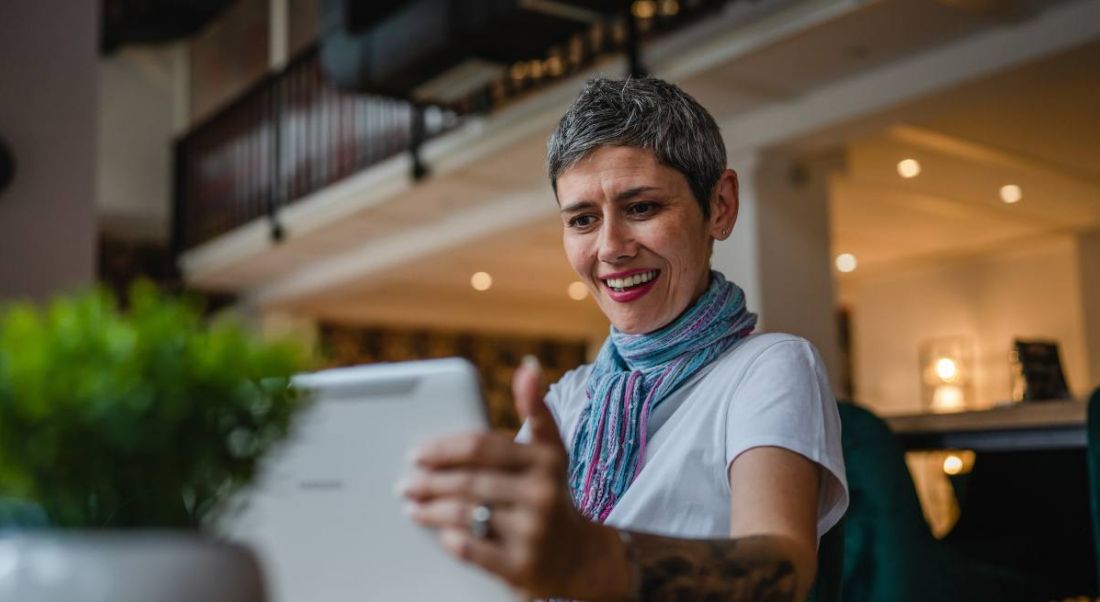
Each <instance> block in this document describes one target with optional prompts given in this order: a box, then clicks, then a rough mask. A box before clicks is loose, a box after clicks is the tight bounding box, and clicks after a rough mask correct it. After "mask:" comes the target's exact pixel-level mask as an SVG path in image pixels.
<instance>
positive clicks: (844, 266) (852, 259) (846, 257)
mask: <svg viewBox="0 0 1100 602" xmlns="http://www.w3.org/2000/svg"><path fill="white" fill-rule="evenodd" d="M858 263H859V262H857V261H856V256H855V255H852V254H851V253H841V254H840V255H837V256H836V269H838V270H840V271H841V272H844V273H845V274H847V273H848V272H852V271H855V269H856V265H858Z"/></svg>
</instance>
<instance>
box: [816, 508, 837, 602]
mask: <svg viewBox="0 0 1100 602" xmlns="http://www.w3.org/2000/svg"><path fill="white" fill-rule="evenodd" d="M843 583H844V519H841V520H840V522H838V523H837V524H835V525H833V528H832V529H829V531H828V532H826V533H825V535H822V536H821V542H820V543H818V546H817V577H816V578H815V579H814V586H813V588H812V589H811V590H810V597H809V598H808V602H840V600H841V589H842V588H841V586H842V584H843Z"/></svg>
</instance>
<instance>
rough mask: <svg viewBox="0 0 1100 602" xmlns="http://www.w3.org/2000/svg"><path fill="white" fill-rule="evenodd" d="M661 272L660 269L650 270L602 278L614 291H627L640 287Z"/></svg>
mask: <svg viewBox="0 0 1100 602" xmlns="http://www.w3.org/2000/svg"><path fill="white" fill-rule="evenodd" d="M659 273H660V270H650V271H648V272H642V273H639V274H634V275H631V276H627V277H625V278H601V281H602V282H603V283H604V285H606V286H607V287H608V288H610V289H611V290H612V291H614V292H616V293H624V292H626V291H629V290H632V289H636V288H640V287H642V286H644V285H645V284H648V283H649V282H650V281H652V280H653V279H654V278H656V277H657V274H659Z"/></svg>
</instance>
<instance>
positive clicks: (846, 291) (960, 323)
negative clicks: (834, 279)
mask: <svg viewBox="0 0 1100 602" xmlns="http://www.w3.org/2000/svg"><path fill="white" fill-rule="evenodd" d="M1078 273H1079V272H1078V260H1077V241H1076V239H1075V237H1073V236H1069V235H1064V236H1055V237H1048V238H1044V239H1041V240H1034V241H1031V242H1028V243H1017V244H1015V245H1013V246H1012V247H1010V248H1008V249H1004V250H1000V251H997V252H992V253H989V254H986V255H983V256H978V257H971V258H967V259H958V260H952V261H951V262H949V263H940V264H933V265H923V266H915V267H909V268H902V267H899V268H896V269H892V270H890V272H889V273H883V274H877V275H868V276H864V277H859V278H855V279H851V280H846V281H844V282H843V283H842V285H841V286H842V298H843V299H845V300H846V302H847V304H848V305H849V306H850V308H851V310H852V329H853V333H852V334H853V336H852V344H853V350H852V351H853V369H854V372H855V374H854V385H855V397H856V399H857V400H859V401H862V402H864V403H867V404H868V405H870V406H871V407H873V408H875V409H876V410H879V411H881V412H884V413H903V412H913V411H918V410H920V409H921V390H920V375H919V355H918V354H919V348H920V345H921V343H922V342H923V341H926V340H928V339H931V338H936V337H945V336H955V335H966V336H969V337H971V340H972V341H973V343H974V350H975V364H976V365H975V380H974V391H975V394H976V395H975V397H976V400H977V402H978V404H980V407H981V406H987V405H991V404H993V403H995V402H997V401H1003V400H1007V399H1009V398H1010V383H1011V378H1010V370H1009V359H1008V358H1009V350H1010V348H1011V345H1012V340H1013V339H1014V338H1016V337H1021V338H1044V339H1055V340H1057V341H1058V342H1059V343H1060V345H1061V351H1062V361H1063V365H1064V368H1065V370H1066V376H1067V379H1068V380H1069V385H1070V388H1071V389H1072V390H1073V392H1074V393H1075V394H1076V395H1078V396H1080V395H1083V394H1085V392H1086V391H1087V390H1088V388H1089V382H1088V380H1089V379H1088V353H1087V349H1086V346H1085V337H1084V326H1083V324H1084V321H1083V315H1082V307H1081V302H1080V301H1081V284H1080V279H1079V277H1078Z"/></svg>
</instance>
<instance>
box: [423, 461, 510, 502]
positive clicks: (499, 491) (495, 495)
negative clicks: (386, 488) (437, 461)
mask: <svg viewBox="0 0 1100 602" xmlns="http://www.w3.org/2000/svg"><path fill="white" fill-rule="evenodd" d="M524 489H525V487H524V480H523V478H522V477H520V476H517V475H513V474H510V473H504V472H499V471H487V470H466V469H452V470H432V471H427V472H419V473H417V474H415V475H413V476H412V477H411V478H410V479H409V480H408V481H407V482H406V483H405V484H403V485H402V487H401V493H402V495H404V496H405V497H408V498H411V499H414V500H421V501H423V500H430V499H433V498H438V497H455V498H459V499H463V500H467V501H474V502H478V503H491V504H501V503H504V504H508V503H512V502H516V501H519V500H522V499H523V498H524V495H525V494H524Z"/></svg>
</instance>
